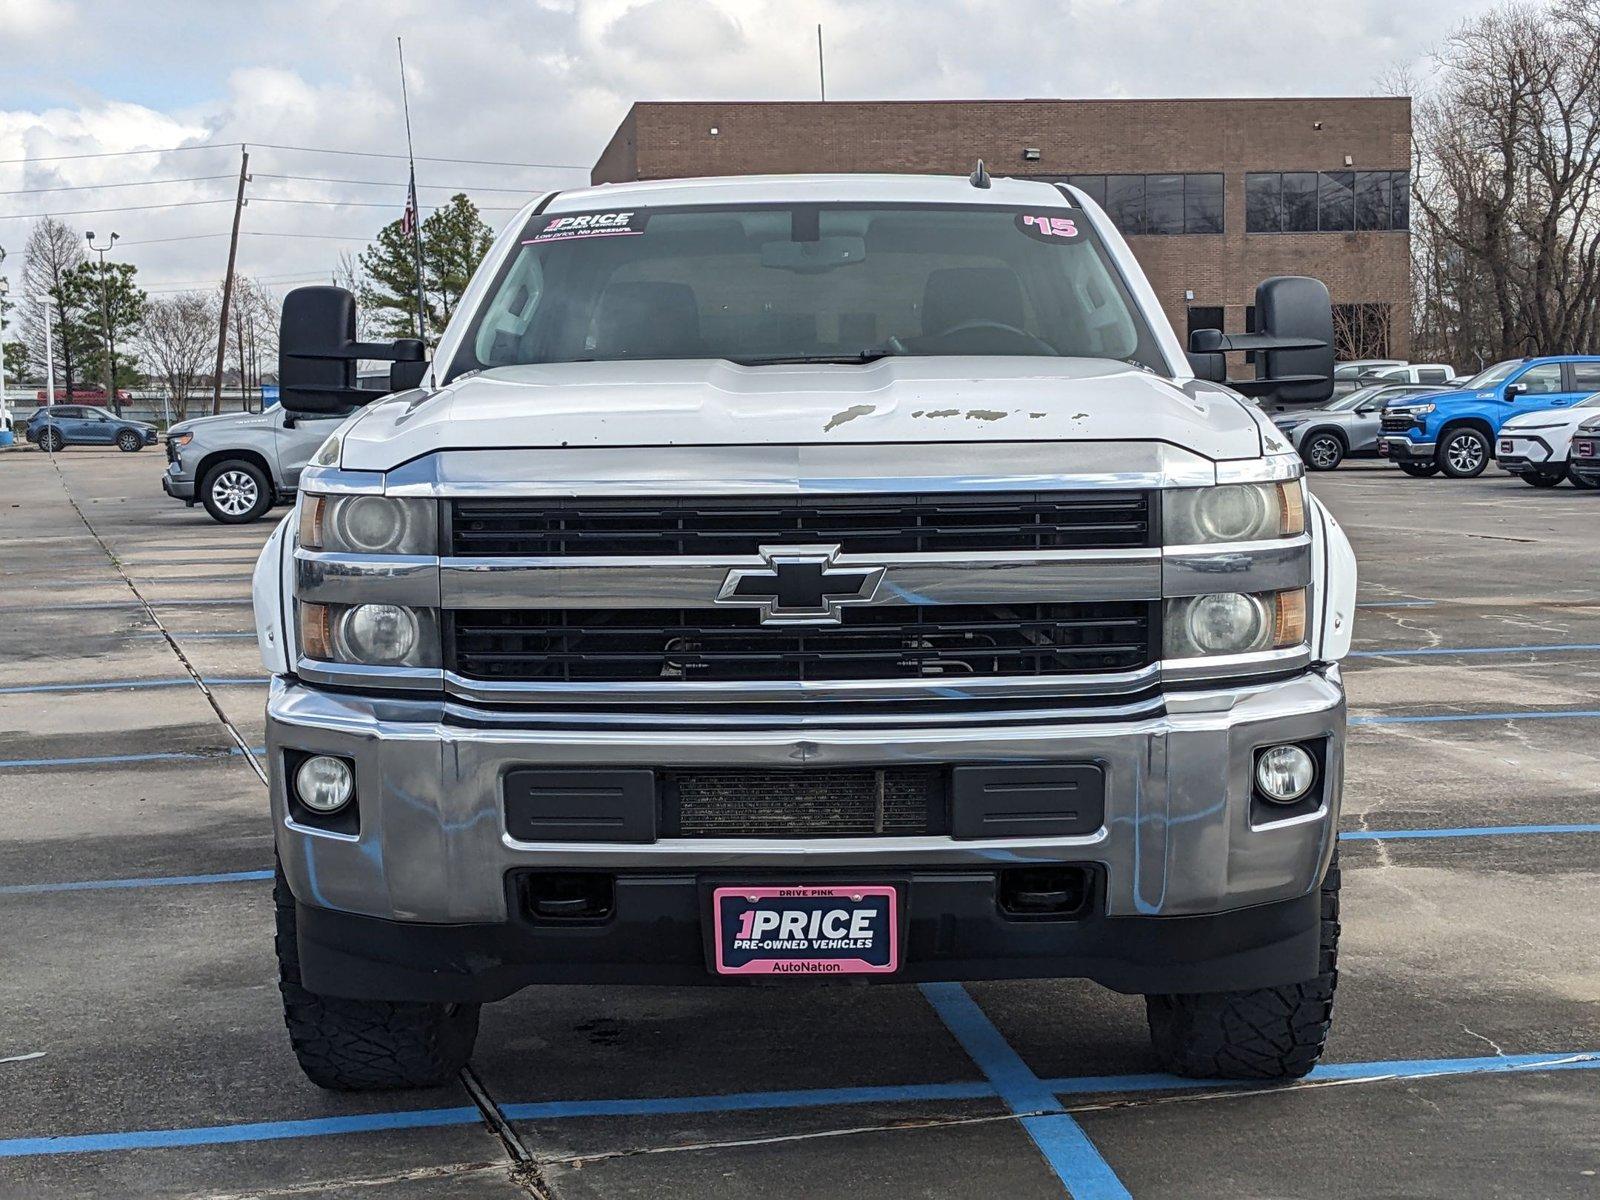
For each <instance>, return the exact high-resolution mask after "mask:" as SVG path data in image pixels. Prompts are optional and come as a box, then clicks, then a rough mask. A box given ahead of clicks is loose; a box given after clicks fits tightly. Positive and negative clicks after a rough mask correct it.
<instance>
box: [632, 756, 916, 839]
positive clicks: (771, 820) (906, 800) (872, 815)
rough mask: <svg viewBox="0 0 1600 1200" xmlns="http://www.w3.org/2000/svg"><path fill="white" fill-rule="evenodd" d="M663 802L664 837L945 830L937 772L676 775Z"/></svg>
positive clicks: (891, 769)
mask: <svg viewBox="0 0 1600 1200" xmlns="http://www.w3.org/2000/svg"><path fill="white" fill-rule="evenodd" d="M664 799H665V804H664V806H663V807H664V810H665V811H664V813H663V816H664V817H665V821H664V824H665V825H666V826H667V829H666V830H664V831H663V832H664V833H666V834H667V836H672V835H673V834H676V836H678V837H686V838H718V837H726V838H743V837H752V838H760V837H849V836H856V835H860V836H871V835H873V834H880V835H881V834H889V835H896V834H898V835H901V836H911V835H916V834H929V833H935V834H936V833H944V832H945V831H946V825H947V821H946V816H945V810H946V806H945V795H944V772H943V771H941V770H940V769H939V768H937V767H930V768H921V767H889V768H886V769H883V770H839V771H781V770H780V771H726V770H721V771H678V772H674V773H673V774H672V775H670V776H669V777H668V779H667V781H666V795H665V797H664ZM674 817H676V821H674V819H673V818H674ZM674 824H675V825H676V828H675V829H674V828H673V826H674Z"/></svg>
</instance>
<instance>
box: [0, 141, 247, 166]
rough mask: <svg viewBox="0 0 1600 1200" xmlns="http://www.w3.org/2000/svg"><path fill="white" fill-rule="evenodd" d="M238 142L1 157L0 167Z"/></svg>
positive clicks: (170, 150) (196, 147)
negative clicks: (89, 152) (93, 152)
mask: <svg viewBox="0 0 1600 1200" xmlns="http://www.w3.org/2000/svg"><path fill="white" fill-rule="evenodd" d="M238 144H239V143H238V142H199V143H197V144H196V145H193V146H163V147H161V148H158V149H154V150H102V151H100V152H98V153H96V154H29V155H25V156H24V157H22V158H0V167H4V166H9V165H11V164H12V163H38V162H66V161H67V160H68V159H74V158H125V157H127V156H128V155H130V154H176V153H177V152H178V151H180V150H215V149H217V148H219V147H222V146H237V145H238Z"/></svg>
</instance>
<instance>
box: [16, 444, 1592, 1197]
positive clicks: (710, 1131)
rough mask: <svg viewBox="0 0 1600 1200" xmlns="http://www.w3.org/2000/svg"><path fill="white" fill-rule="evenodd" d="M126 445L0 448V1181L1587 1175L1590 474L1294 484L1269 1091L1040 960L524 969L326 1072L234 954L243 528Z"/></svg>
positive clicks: (1403, 1186) (622, 1189) (254, 812)
mask: <svg viewBox="0 0 1600 1200" xmlns="http://www.w3.org/2000/svg"><path fill="white" fill-rule="evenodd" d="M162 465H163V464H162V459H161V456H160V453H159V451H154V450H147V451H145V452H143V453H140V454H136V455H125V454H120V453H118V452H116V451H114V450H107V451H98V450H89V449H76V450H69V451H67V452H65V453H63V454H61V455H58V456H57V457H56V458H55V460H54V461H52V460H51V459H50V458H49V457H47V456H46V455H44V454H42V453H39V452H36V451H32V450H20V451H14V452H8V453H4V454H0V818H3V820H4V833H3V835H0V1092H3V1094H4V1095H5V1097H6V1098H7V1103H6V1104H5V1105H4V1106H3V1107H0V1195H4V1196H18V1197H21V1196H28V1197H57V1196H61V1197H65V1196H73V1197H76V1196H106V1197H124V1196H141V1197H157V1196H162V1197H165V1196H174V1197H176V1196H228V1197H244V1196H341V1197H343V1196H351V1197H355V1196H359V1197H371V1198H372V1200H404V1198H407V1197H413V1196H430V1197H441V1198H446V1200H453V1198H456V1197H469V1196H470V1197H489V1196H507V1197H512V1196H525V1195H535V1196H546V1197H562V1198H567V1197H606V1198H610V1197H631V1196H651V1197H657V1196H694V1197H714V1196H749V1195H753V1194H758V1193H759V1194H763V1195H766V1196H773V1197H777V1196H842V1195H849V1196H851V1197H854V1198H856V1200H865V1198H868V1197H876V1196H884V1197H890V1196H893V1197H904V1196H925V1197H935V1196H937V1197H946V1196H948V1197H969V1196H976V1195H992V1196H1008V1197H1018V1198H1021V1197H1034V1196H1059V1195H1062V1194H1063V1192H1068V1193H1070V1194H1071V1195H1073V1196H1076V1197H1080V1198H1087V1197H1115V1196H1125V1195H1129V1194H1131V1195H1134V1196H1138V1197H1192V1196H1251V1197H1361V1198H1363V1200H1370V1198H1373V1197H1389V1196H1405V1197H1434V1196H1438V1197H1452V1198H1453V1197H1460V1196H1473V1197H1478V1196H1504V1197H1566V1196H1584V1197H1593V1196H1600V1178H1597V1171H1600V1088H1597V1086H1596V1085H1597V1083H1600V1074H1596V1073H1594V1072H1595V1070H1596V1069H1597V1068H1600V864H1597V856H1600V784H1597V780H1600V685H1597V682H1596V680H1597V674H1596V671H1597V668H1600V592H1597V581H1600V494H1597V493H1592V492H1591V493H1579V492H1576V491H1574V490H1572V489H1571V488H1568V487H1562V488H1559V489H1554V490H1550V491H1536V490H1534V489H1532V488H1529V487H1527V486H1525V485H1523V484H1522V483H1520V482H1517V481H1516V480H1513V479H1510V478H1508V477H1505V476H1501V475H1499V474H1498V473H1496V472H1494V471H1493V470H1491V472H1490V474H1489V475H1488V476H1486V477H1484V478H1482V479H1479V480H1476V481H1465V482H1457V481H1449V480H1442V479H1425V480H1414V479H1409V478H1406V477H1404V476H1401V475H1400V474H1399V473H1398V472H1397V471H1394V470H1391V469H1389V468H1386V467H1383V466H1380V465H1377V464H1352V465H1350V466H1347V467H1346V468H1344V469H1342V470H1340V471H1338V472H1335V473H1333V474H1331V475H1321V476H1316V477H1314V478H1313V487H1314V490H1315V491H1316V492H1317V494H1318V495H1320V496H1321V497H1322V498H1323V499H1324V500H1325V501H1326V502H1327V503H1328V504H1329V505H1330V506H1331V508H1332V509H1333V511H1334V513H1335V514H1336V515H1337V516H1338V517H1339V518H1340V520H1341V521H1343V522H1344V524H1345V525H1346V527H1347V529H1348V530H1349V532H1350V534H1351V537H1352V540H1353V541H1354V543H1355V546H1356V550H1357V553H1358V554H1359V556H1360V559H1361V569H1362V581H1361V589H1362V591H1361V603H1362V605H1363V607H1362V609H1361V615H1360V620H1359V622H1358V626H1357V630H1356V650H1357V653H1356V655H1355V657H1353V658H1352V659H1351V660H1350V661H1349V663H1348V664H1347V679H1348V682H1349V686H1350V694H1351V705H1352V716H1353V722H1354V725H1353V728H1352V731H1351V738H1350V752H1349V766H1348V779H1347V785H1346V796H1345V819H1344V829H1345V841H1344V843H1343V847H1342V853H1343V861H1344V867H1345V873H1344V879H1345V889H1344V941H1343V948H1342V956H1341V969H1342V976H1341V986H1340V992H1339V1002H1338V1007H1337V1014H1336V1020H1335V1027H1334V1033H1333V1036H1332V1040H1331V1042H1330V1047H1329V1054H1328V1058H1327V1061H1326V1064H1325V1066H1324V1067H1323V1068H1321V1069H1320V1070H1319V1071H1318V1072H1317V1073H1316V1074H1315V1075H1314V1076H1313V1077H1312V1078H1311V1079H1310V1080H1308V1081H1306V1082H1304V1083H1301V1084H1298V1085H1295V1086H1292V1087H1289V1088H1280V1089H1274V1090H1270V1091H1267V1092H1262V1091H1260V1090H1252V1089H1241V1088H1237V1087H1226V1086H1220V1085H1219V1086H1209V1085H1198V1086H1197V1085H1194V1084H1186V1083H1182V1082H1181V1081H1178V1080H1175V1079H1173V1078H1171V1077H1167V1076H1161V1075H1157V1074H1153V1073H1152V1072H1153V1071H1154V1070H1155V1068H1154V1065H1153V1059H1152V1056H1151V1053H1150V1051H1149V1049H1148V1043H1147V1037H1146V1032H1145V1028H1144V1014H1143V1005H1142V1003H1141V1002H1140V1001H1139V1000H1138V999H1136V998H1132V997H1124V996H1117V995H1113V994H1111V993H1108V992H1104V991H1101V990H1099V989H1096V988H1094V987H1092V986H1090V985H1087V984H1078V983H1072V982H1050V983H1005V984H982V985H974V986H970V987H967V988H960V987H955V986H940V987H929V988H925V989H917V988H911V987H904V988H900V987H888V988H873V989H815V990H813V989H782V988H778V989H761V990H757V989H745V988H739V989H713V988H702V989H686V990H682V991H677V990H647V989H629V988H610V989H600V988H551V989H544V990H536V991H529V992H524V993H522V994H521V995H520V996H518V997H515V998H513V999H512V1000H509V1001H507V1002H505V1003H503V1004H500V1005H496V1006H492V1007H490V1008H487V1009H486V1010H485V1012H484V1020H483V1032H482V1034H481V1036H480V1038H479V1041H478V1052H477V1058H476V1061H475V1063H474V1065H473V1067H472V1073H473V1074H472V1078H471V1079H468V1080H464V1081H463V1083H462V1085H461V1086H459V1087H451V1088H447V1089H440V1090H437V1091H432V1092H413V1093H401V1094H393V1095H373V1094H367V1095H354V1096H339V1095H332V1094H328V1093H324V1092H321V1091H319V1090H318V1089H316V1088H315V1087H313V1086H312V1085H311V1084H309V1083H308V1082H306V1081H305V1080H304V1079H303V1078H302V1077H301V1075H300V1073H299V1071H298V1069H297V1068H296V1066H295V1063H294V1060H293V1057H292V1056H291V1054H290V1051H289V1046H288V1040H287V1037H286V1035H285V1033H284V1030H283V1025H282V1018H281V1014H280V1009H279V1003H278V995H277V989H276V969H275V965H274V962H273V957H272V946H271V903H270V895H269V892H270V887H271V884H270V880H269V878H268V877H269V875H270V867H271V854H272V851H271V833H270V829H269V826H268V821H267V817H266V806H265V798H264V795H263V788H262V785H261V781H260V779H259V777H258V774H257V768H256V765H255V763H254V759H253V755H252V753H251V752H252V750H253V749H254V748H255V747H258V746H260V745H261V742H262V737H263V733H262V704H263V697H264V683H263V681H262V679H261V678H260V676H261V666H260V662H259V660H258V658H257V655H256V647H255V641H254V635H253V634H252V633H251V632H250V630H251V622H250V610H249V604H248V595H249V574H250V569H251V565H252V563H253V561H254V558H255V553H256V549H257V547H258V546H259V545H260V543H261V542H262V541H263V540H264V539H265V537H266V536H267V534H268V532H269V530H270V523H268V522H263V523H260V524H257V525H254V526H247V527H243V528H239V527H224V526H220V525H217V524H214V523H213V522H212V521H211V520H210V519H209V518H208V517H207V516H206V515H205V514H204V512H203V511H202V510H200V509H186V508H184V507H183V506H182V505H181V504H178V503H176V502H173V501H170V500H168V499H166V497H164V496H163V495H162V494H161V492H160V489H159V474H160V470H161V467H162ZM197 678H198V680H199V681H203V686H202V683H200V682H197Z"/></svg>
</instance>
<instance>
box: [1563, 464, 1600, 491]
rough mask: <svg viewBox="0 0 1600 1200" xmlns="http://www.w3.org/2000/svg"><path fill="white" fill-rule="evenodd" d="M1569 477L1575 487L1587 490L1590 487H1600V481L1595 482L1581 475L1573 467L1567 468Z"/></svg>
mask: <svg viewBox="0 0 1600 1200" xmlns="http://www.w3.org/2000/svg"><path fill="white" fill-rule="evenodd" d="M1567 478H1568V479H1569V480H1570V481H1571V483H1572V486H1573V487H1575V488H1583V489H1585V490H1587V489H1589V488H1596V487H1600V483H1593V482H1591V481H1589V480H1587V479H1585V478H1584V477H1583V476H1582V475H1579V474H1578V473H1577V472H1576V471H1574V470H1573V469H1572V468H1571V467H1568V468H1567Z"/></svg>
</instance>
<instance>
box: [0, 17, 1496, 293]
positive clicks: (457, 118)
mask: <svg viewBox="0 0 1600 1200" xmlns="http://www.w3.org/2000/svg"><path fill="white" fill-rule="evenodd" d="M1483 7H1485V5H1484V4H1482V3H1477V2H1472V3H1464V2H1463V0H1454V2H1452V0H1411V2H1409V3H1396V2H1395V0H1321V2H1320V3H1318V4H1305V5H1284V4H1282V3H1281V2H1278V0H1273V2H1262V0H1027V2H1021V0H521V2H519V3H511V2H508V0H500V2H489V0H484V2H471V3H458V2H450V0H445V2H440V0H429V2H422V0H341V2H340V3H332V2H331V0H251V2H245V0H207V2H206V3H196V2H195V0H142V2H141V3H139V4H130V3H128V2H127V0H0V247H3V248H5V249H6V250H8V251H10V252H11V257H10V258H9V260H8V261H7V262H6V263H5V264H4V268H3V269H4V270H5V272H6V273H8V274H9V275H10V276H11V278H12V281H13V287H15V285H16V280H17V276H18V274H19V273H20V268H21V262H20V260H21V257H22V253H21V251H22V244H23V241H24V239H25V238H26V236H27V231H28V227H29V226H30V224H31V221H30V220H29V219H27V218H28V216H30V215H31V214H37V213H46V212H48V213H56V214H60V215H61V219H62V220H64V221H66V222H68V223H69V224H71V225H72V226H73V227H74V228H75V229H77V230H80V231H81V230H85V229H94V230H95V231H96V232H98V233H99V234H100V235H101V237H102V238H104V236H105V235H106V233H108V232H109V231H111V230H113V229H114V230H116V231H117V232H118V233H119V234H120V235H121V241H120V242H119V243H118V248H117V253H118V256H119V257H122V258H124V259H126V260H128V261H132V262H134V263H136V264H137V265H138V266H139V269H140V276H141V280H142V281H143V282H144V283H145V285H146V286H147V287H148V288H150V289H151V290H152V291H165V290H179V289H182V288H184V287H188V286H207V285H209V284H211V283H214V282H215V281H216V280H217V279H218V278H219V276H220V274H221V271H222V269H223V266H224V264H225V261H226V256H227V236H226V235H227V229H228V222H229V218H230V206H231V202H232V195H233V189H234V186H235V183H234V178H233V176H234V175H235V174H236V172H237V170H238V164H239V150H238V144H239V143H240V142H248V143H250V144H251V156H250V168H251V171H252V173H253V175H254V181H253V182H252V184H251V185H250V188H249V195H251V196H252V197H253V198H254V199H253V202H252V203H251V204H250V206H249V207H248V208H247V210H246V212H245V216H244V225H243V228H244V230H245V231H246V233H247V235H248V236H246V237H244V238H243V239H242V240H241V247H240V269H241V270H243V271H245V272H247V273H249V274H252V275H255V276H257V277H258V278H261V279H263V280H265V281H267V282H269V283H270V284H271V285H273V286H275V287H288V286H294V285H295V284H296V283H298V282H308V281H314V280H323V279H326V278H327V276H328V273H329V271H330V269H331V268H332V266H333V265H334V263H335V262H336V260H337V258H338V255H339V253H340V251H341V250H345V251H351V252H355V251H359V250H360V249H361V248H362V247H363V245H364V244H365V243H366V241H367V239H368V238H369V237H370V236H371V235H372V234H373V233H374V232H375V231H376V230H377V229H378V228H379V227H380V226H381V225H382V224H384V223H385V222H386V221H388V220H391V219H393V218H394V217H395V216H397V215H398V214H399V212H400V209H401V206H402V204H403V200H404V178H405V165H404V162H403V161H402V160H400V159H398V158H395V157H383V156H385V155H388V156H394V155H399V154H402V153H403V152H404V149H405V140H404V127H403V125H402V120H401V113H400V96H399V88H398V82H397V80H398V76H397V69H396V65H395V43H394V38H395V35H396V34H403V35H404V36H405V39H406V54H407V67H408V75H409V78H410V81H411V88H412V93H411V97H412V123H413V127H414V131H415V135H416V146H417V153H418V154H419V155H420V156H423V157H424V159H425V160H426V161H421V162H419V164H418V182H419V184H420V185H422V201H423V204H424V207H425V208H426V207H428V206H429V205H430V204H432V203H436V202H439V201H442V200H444V199H446V198H447V197H448V196H449V194H450V193H451V192H452V191H454V190H458V189H459V190H466V191H469V192H470V193H471V194H472V195H473V197H474V199H475V200H476V201H477V202H478V203H479V204H480V205H481V206H482V207H483V208H484V209H485V215H486V217H487V218H488V219H489V220H490V221H491V222H493V223H496V224H498V223H499V222H501V221H504V220H505V219H507V218H508V216H509V213H510V212H511V211H513V210H515V208H516V207H517V206H519V205H520V204H521V203H522V202H523V201H524V200H525V199H526V198H527V196H528V195H529V194H531V193H537V192H538V191H540V190H542V189H543V188H546V187H548V186H551V185H560V186H573V185H577V184H581V183H583V182H585V181H586V179H587V173H586V172H587V168H588V166H589V165H590V164H591V163H592V162H593V161H594V158H595V156H596V154H597V153H598V152H599V150H600V149H601V147H602V146H604V145H605V143H606V141H607V139H608V138H609V137H610V134H611V132H612V130H613V129H615V127H616V125H617V123H618V122H619V121H620V120H621V118H622V116H623V114H624V113H625V112H626V111H627V108H628V105H629V103H630V102H631V101H633V100H635V99H660V100H667V99H718V98H721V99H745V98H748V99H785V98H805V99H810V98H814V96H815V88H816V60H815V41H814V38H815V25H816V23H817V22H818V21H821V22H822V23H823V24H824V26H825V29H826V37H827V46H828V80H829V95H830V98H835V99H873V98H917V97H1016V96H1228V95H1240V96H1261V95H1344V94H1348V95H1368V94H1372V93H1374V92H1375V91H1378V90H1381V89H1380V86H1379V83H1378V81H1379V79H1380V77H1381V76H1384V75H1385V74H1386V73H1388V72H1390V71H1392V70H1393V69H1394V68H1395V67H1397V66H1400V67H1403V66H1412V67H1416V66H1418V65H1419V64H1423V63H1424V60H1425V56H1426V55H1427V53H1428V51H1429V50H1430V49H1431V48H1432V47H1434V46H1436V45H1437V44H1438V42H1439V41H1440V39H1441V38H1442V37H1444V36H1445V35H1446V34H1447V33H1448V32H1449V31H1450V30H1451V29H1452V28H1453V27H1454V26H1455V24H1456V23H1458V22H1459V21H1460V20H1461V19H1463V18H1464V17H1465V16H1467V15H1470V13H1471V12H1473V11H1475V10H1478V9H1481V8H1483ZM1422 74H1423V76H1424V77H1425V69H1424V71H1423V72H1422ZM177 146H188V147H207V148H192V149H185V150H177V151H170V150H168V151H167V152H164V153H143V154H131V155H128V154H119V153H115V152H121V151H129V150H167V148H169V147H177ZM279 147H306V148H309V149H286V148H279ZM329 150H334V151H365V152H367V154H368V155H369V156H367V157H363V156H361V155H356V154H332V153H321V152H317V151H329ZM442 159H458V160H461V159H467V160H484V162H445V161H437V160H442ZM485 162H487V163H504V164H538V165H514V166H513V165H484V164H485ZM285 176H288V177H292V178H284V177H285ZM172 180H182V181H183V182H166V181H172ZM44 189H50V190H44ZM65 189H71V190H65ZM312 202H315V203H312ZM113 208H114V209H117V210H119V211H114V212H82V211H75V210H86V209H113Z"/></svg>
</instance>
